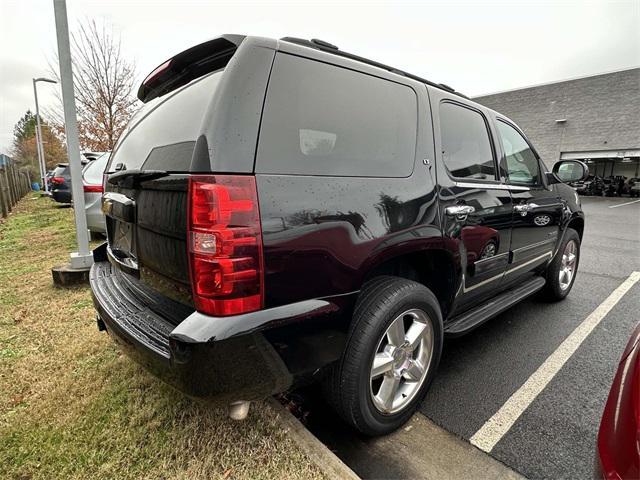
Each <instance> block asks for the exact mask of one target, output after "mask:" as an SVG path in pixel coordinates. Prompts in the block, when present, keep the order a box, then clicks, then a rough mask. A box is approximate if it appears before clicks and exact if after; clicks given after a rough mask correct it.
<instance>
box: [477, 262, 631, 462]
mask: <svg viewBox="0 0 640 480" xmlns="http://www.w3.org/2000/svg"><path fill="white" fill-rule="evenodd" d="M638 280H640V272H633V273H632V274H631V275H629V278H627V279H626V280H625V281H624V282H622V284H621V285H620V286H619V287H618V288H616V289H615V290H614V291H613V292H612V293H611V295H609V296H608V297H607V299H606V300H605V301H604V302H602V303H601V304H600V305H599V306H598V307H597V308H596V309H595V310H594V311H593V312H591V314H590V315H589V316H588V317H587V318H585V319H584V320H583V321H582V323H581V324H580V325H578V326H577V327H576V329H575V330H574V331H573V332H571V334H570V335H569V336H568V337H567V338H566V339H565V340H564V341H563V342H562V343H561V344H560V346H559V347H558V348H557V349H556V350H555V351H554V352H553V353H552V354H551V355H550V356H549V357H548V358H547V359H546V360H545V361H544V363H543V364H542V365H540V367H538V369H537V370H536V371H535V372H534V373H533V375H531V376H530V377H529V378H528V380H527V381H526V382H525V383H524V385H522V386H521V387H520V388H519V389H518V390H516V392H515V393H514V394H513V395H511V397H509V399H508V400H507V401H506V403H505V404H504V405H503V406H502V407H501V408H500V410H498V411H497V412H496V413H495V414H494V415H493V416H492V417H491V418H490V419H489V420H487V422H486V423H485V424H484V425H483V426H482V427H481V428H480V430H478V431H477V432H476V433H475V434H474V435H473V436H472V437H471V439H470V442H471V443H472V444H473V445H475V446H476V447H478V448H479V449H481V450H484V451H485V452H487V453H489V452H491V450H493V447H495V446H496V444H497V443H498V442H499V441H500V439H501V438H502V437H503V436H504V435H505V434H506V433H507V432H508V431H509V429H511V427H512V426H513V424H514V423H515V422H516V420H518V418H519V417H520V415H522V414H523V413H524V411H525V410H526V409H527V408H528V407H529V405H531V403H532V402H533V401H534V400H535V398H536V397H537V396H538V394H539V393H540V392H542V390H543V389H544V388H545V387H546V386H547V385H548V383H549V382H550V381H551V380H552V379H553V377H554V376H555V375H556V373H558V372H559V371H560V369H561V368H562V367H563V365H564V364H565V363H566V362H567V360H569V358H571V356H572V355H573V354H574V353H575V351H576V350H577V349H578V347H579V346H580V345H581V344H582V342H583V341H584V340H585V339H586V338H587V337H588V336H589V334H590V333H591V332H592V331H593V329H594V328H596V327H597V326H598V324H599V323H600V321H601V320H602V319H603V318H604V317H605V316H606V315H607V313H609V311H610V310H611V309H612V308H613V307H614V306H615V305H616V303H618V301H620V299H621V298H622V297H623V296H624V294H625V293H627V292H628V291H629V289H630V288H631V287H633V285H634V284H635V283H636V282H637V281H638Z"/></svg>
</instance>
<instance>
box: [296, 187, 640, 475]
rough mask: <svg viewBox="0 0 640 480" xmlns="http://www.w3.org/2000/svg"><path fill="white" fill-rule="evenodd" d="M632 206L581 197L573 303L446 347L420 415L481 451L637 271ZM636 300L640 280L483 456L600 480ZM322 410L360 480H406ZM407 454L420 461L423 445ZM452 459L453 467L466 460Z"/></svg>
mask: <svg viewBox="0 0 640 480" xmlns="http://www.w3.org/2000/svg"><path fill="white" fill-rule="evenodd" d="M631 201H632V199H628V198H590V197H585V198H583V199H582V203H583V208H584V211H585V213H586V216H587V221H586V228H585V235H584V240H583V244H582V250H581V253H582V257H581V260H580V266H579V273H578V277H577V279H576V283H575V284H574V286H573V290H572V292H571V294H570V295H569V297H568V298H567V299H566V300H565V301H563V302H560V303H555V304H550V303H544V302H542V301H540V300H538V299H536V298H533V299H530V300H527V301H525V302H524V303H522V304H519V305H517V306H515V307H514V308H512V309H511V310H509V311H507V312H505V313H504V314H502V315H500V316H499V317H496V318H495V319H493V320H492V321H491V322H488V323H487V324H485V325H484V326H483V327H481V328H479V329H478V330H476V331H474V332H472V333H471V334H469V335H467V336H465V337H462V338H460V339H456V340H450V341H446V342H445V348H444V353H443V357H442V361H441V364H440V370H439V373H438V375H437V377H436V379H435V381H434V383H433V385H432V388H431V390H430V391H429V393H428V395H427V397H426V399H425V401H424V403H423V404H422V406H421V407H420V413H421V414H422V415H424V416H426V417H427V418H428V419H430V420H431V421H432V422H433V423H435V424H436V425H438V426H440V427H442V429H444V430H446V431H447V432H450V433H451V434H453V435H454V436H455V437H458V440H459V439H463V440H466V441H469V440H470V439H472V437H474V435H476V437H475V438H474V443H475V444H476V445H477V444H478V443H477V438H478V435H480V436H482V435H483V431H481V432H480V433H477V432H479V431H480V430H481V429H482V427H483V425H485V423H486V422H487V421H488V420H489V419H491V418H492V417H493V416H494V415H495V414H496V412H499V411H500V410H501V409H502V407H503V406H504V405H505V403H506V402H508V401H509V399H510V397H511V396H512V395H513V394H514V392H517V391H518V390H519V389H521V387H522V386H523V385H524V384H525V383H526V382H527V381H528V380H529V379H530V377H531V376H532V374H534V372H536V371H537V370H538V369H539V367H540V366H541V365H543V364H544V363H545V362H546V361H547V359H549V357H550V356H551V355H552V354H553V353H554V352H555V351H556V350H557V349H558V347H559V346H560V345H561V344H563V342H564V341H565V340H566V339H567V337H569V335H570V334H571V333H572V332H573V331H574V329H576V327H578V326H579V325H580V324H582V323H583V321H584V320H585V319H586V318H587V317H589V315H590V314H591V313H592V312H593V311H594V310H596V309H597V308H598V307H599V306H600V305H601V304H602V302H603V301H604V300H605V299H607V297H609V295H610V294H611V293H612V292H613V291H614V290H616V289H617V288H618V287H620V285H621V284H622V283H623V282H624V281H625V280H627V278H628V277H629V276H630V275H631V274H632V273H633V272H634V271H640V202H634V203H631ZM639 299H640V282H638V283H635V285H633V286H632V287H631V288H630V289H629V290H628V291H627V292H626V294H624V296H622V298H621V299H620V300H619V301H618V302H617V303H616V304H615V306H614V307H613V308H612V309H611V310H610V311H608V313H607V314H606V315H605V316H604V317H603V318H602V320H601V321H600V322H599V323H598V324H597V325H596V327H595V328H594V329H593V331H591V332H590V333H589V334H588V336H587V337H586V339H585V340H584V342H583V343H581V344H580V346H579V347H578V348H577V350H576V351H575V352H574V353H573V354H572V355H571V356H570V357H569V358H568V360H566V362H564V363H562V365H561V366H560V369H559V371H558V373H557V374H556V375H555V376H553V377H552V378H551V379H550V381H548V382H546V383H544V385H543V387H542V389H541V391H540V393H539V394H538V395H537V396H536V397H535V398H532V399H531V401H530V402H528V403H527V404H526V405H525V407H524V410H523V412H522V414H521V415H520V416H519V417H517V419H515V422H514V423H513V425H512V426H511V427H510V428H508V429H507V430H506V431H505V432H503V434H502V435H500V436H499V438H497V439H495V440H496V443H495V445H494V446H493V447H492V448H489V449H486V448H485V450H489V454H490V455H491V456H492V457H493V458H494V459H496V460H498V461H499V462H501V463H502V464H504V465H506V466H507V467H509V468H510V469H512V470H514V471H515V472H518V473H520V474H522V475H524V476H525V477H529V478H590V477H591V476H592V475H593V462H594V452H595V440H596V434H597V429H598V425H599V421H600V416H601V414H602V409H603V406H604V402H605V400H606V397H607V395H608V392H609V388H610V385H611V380H612V379H613V375H614V373H615V369H616V367H617V364H618V361H619V358H620V355H621V354H622V350H623V349H624V346H625V345H626V343H627V340H628V338H629V336H630V334H631V332H632V330H633V328H634V326H635V325H636V324H637V322H638V321H639V320H640V316H639V315H638V313H639V312H640V300H639ZM322 408H323V407H322V406H321V405H315V407H312V408H311V410H312V411H311V415H310V420H309V422H308V424H309V428H310V429H311V431H312V432H313V433H315V434H316V435H317V436H318V437H319V438H320V439H321V440H323V441H324V442H325V443H326V444H327V445H328V446H329V447H330V448H331V449H333V450H334V451H335V452H336V454H337V455H338V456H340V457H341V458H342V459H343V460H344V461H345V463H347V464H348V465H349V466H350V467H351V468H352V469H353V470H354V471H355V472H356V473H358V474H359V475H360V476H362V477H363V478H380V477H401V476H403V474H407V470H406V469H405V468H404V467H403V461H402V459H399V458H396V457H397V452H391V451H389V455H388V456H387V457H386V458H385V454H384V451H385V449H381V448H369V447H371V446H372V445H373V444H372V443H371V442H370V441H369V440H366V439H364V438H362V437H359V436H357V435H355V434H354V433H353V432H351V431H348V429H347V428H346V427H345V426H344V425H342V424H341V423H340V422H339V421H337V420H336V418H335V416H333V415H332V414H331V413H319V410H322ZM325 408H326V407H325ZM452 438H453V436H452ZM417 442H418V443H419V440H418V441H417ZM424 448H429V447H426V446H425V447H424ZM472 449H475V447H472ZM368 450H372V453H368ZM445 450H446V449H445ZM373 451H375V453H373ZM404 451H405V452H411V453H405V454H407V455H415V456H420V455H422V454H423V450H421V445H420V444H416V445H413V446H411V447H410V449H409V450H404ZM472 453H473V452H472ZM424 454H425V455H427V452H426V451H424ZM443 455H445V457H446V455H447V452H446V451H445V452H443ZM450 455H451V458H450V460H451V461H452V462H453V461H455V462H459V461H460V458H453V454H450ZM469 458H470V459H472V458H473V457H472V456H470V457H469ZM470 461H472V460H470ZM414 473H415V472H414Z"/></svg>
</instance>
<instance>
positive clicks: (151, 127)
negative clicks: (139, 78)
mask: <svg viewBox="0 0 640 480" xmlns="http://www.w3.org/2000/svg"><path fill="white" fill-rule="evenodd" d="M223 72H224V71H223V70H220V71H218V72H214V73H212V74H210V75H208V76H206V77H202V78H200V79H198V80H194V81H193V82H191V83H190V84H189V85H187V86H186V87H184V88H182V89H180V90H177V91H176V92H175V93H173V94H171V95H169V96H168V97H167V98H164V97H162V98H160V99H158V100H156V101H152V102H150V103H149V104H147V105H145V106H144V107H143V108H144V109H145V111H144V112H140V114H141V115H142V117H141V119H140V120H139V121H138V123H136V124H134V125H133V126H132V127H131V129H130V130H128V131H126V132H125V133H124V134H123V137H122V138H121V140H120V141H119V142H118V145H116V149H115V151H114V153H113V155H112V160H111V162H109V171H110V172H113V171H114V169H115V167H116V165H118V164H119V163H121V164H123V165H124V166H125V167H126V168H127V170H131V169H134V168H142V169H144V170H167V171H174V172H184V171H188V170H189V167H190V166H191V155H192V153H193V147H194V145H195V141H196V139H197V136H198V134H199V133H200V127H201V125H202V119H203V116H204V113H205V109H206V108H207V107H208V106H209V103H210V102H211V99H212V98H213V94H214V92H215V90H216V87H217V85H218V82H219V81H220V78H221V77H222V74H223ZM147 110H150V111H149V112H148V113H147Z"/></svg>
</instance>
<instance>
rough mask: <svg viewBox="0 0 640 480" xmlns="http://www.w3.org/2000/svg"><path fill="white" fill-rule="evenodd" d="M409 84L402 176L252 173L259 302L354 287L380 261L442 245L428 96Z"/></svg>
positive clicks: (287, 300)
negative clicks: (410, 153)
mask: <svg viewBox="0 0 640 480" xmlns="http://www.w3.org/2000/svg"><path fill="white" fill-rule="evenodd" d="M412 88H413V89H414V90H415V92H416V95H417V97H418V135H417V147H416V155H415V159H414V168H413V172H412V174H411V175H410V176H408V177H405V178H382V177H364V176H363V177H354V176H350V177H347V176H341V177H337V176H305V175H286V174H272V173H269V174H266V173H257V174H256V179H257V188H258V198H259V202H260V216H261V221H262V230H263V244H264V255H265V304H266V306H267V307H273V306H277V305H282V304H286V303H291V302H295V301H300V300H304V299H309V298H326V297H332V296H339V295H345V294H349V293H355V292H357V291H358V290H359V289H360V288H361V284H362V281H363V279H364V278H365V276H366V275H367V272H369V271H370V270H371V269H372V268H374V267H375V266H377V265H378V264H379V263H380V262H383V261H385V260H387V259H390V258H393V257H394V256H397V255H402V254H403V253H409V252H413V251H416V250H421V249H422V250H424V249H428V248H442V236H441V234H440V229H439V218H438V208H437V199H436V195H435V188H434V187H435V182H436V178H435V168H434V166H433V161H432V160H433V158H434V145H433V131H432V125H431V116H430V106H429V99H428V94H427V90H426V87H425V86H424V85H422V84H418V83H417V82H416V83H415V84H414V85H412ZM423 159H430V160H431V162H430V165H425V163H424V162H423ZM259 165H260V157H259V156H258V158H257V166H259ZM256 170H257V171H258V172H259V171H260V170H259V168H256ZM363 173H365V174H366V172H363Z"/></svg>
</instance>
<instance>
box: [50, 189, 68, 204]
mask: <svg viewBox="0 0 640 480" xmlns="http://www.w3.org/2000/svg"><path fill="white" fill-rule="evenodd" d="M51 198H53V199H54V200H55V201H56V202H58V203H71V191H70V190H52V191H51Z"/></svg>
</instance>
